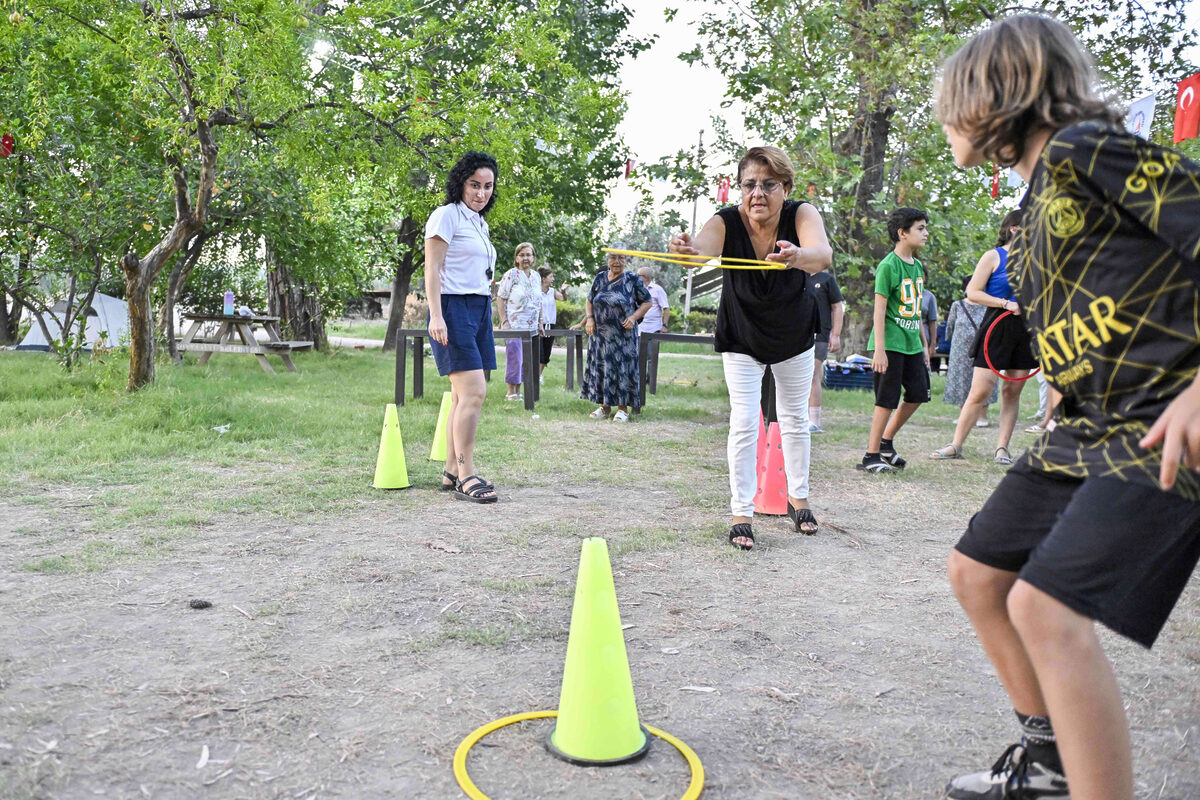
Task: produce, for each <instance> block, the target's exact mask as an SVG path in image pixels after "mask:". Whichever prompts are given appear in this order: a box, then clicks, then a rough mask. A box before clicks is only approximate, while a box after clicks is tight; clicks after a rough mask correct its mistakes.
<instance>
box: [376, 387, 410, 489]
mask: <svg viewBox="0 0 1200 800" xmlns="http://www.w3.org/2000/svg"><path fill="white" fill-rule="evenodd" d="M408 485H409V484H408V466H407V465H406V464H405V463H404V440H403V439H402V438H401V437H400V417H399V416H398V415H397V414H396V404H395V403H388V405H387V411H386V412H384V415H383V435H382V436H381V437H380V439H379V458H378V459H377V460H376V461H375V484H374V486H375V488H376V489H407V488H408Z"/></svg>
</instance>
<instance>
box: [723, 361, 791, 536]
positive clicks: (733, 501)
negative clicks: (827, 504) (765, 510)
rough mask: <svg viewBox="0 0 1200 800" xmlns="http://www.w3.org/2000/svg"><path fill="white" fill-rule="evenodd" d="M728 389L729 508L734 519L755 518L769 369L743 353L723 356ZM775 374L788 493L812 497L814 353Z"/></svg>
mask: <svg viewBox="0 0 1200 800" xmlns="http://www.w3.org/2000/svg"><path fill="white" fill-rule="evenodd" d="M721 360H722V361H723V362H724V365H725V384H726V386H728V387H729V443H728V446H727V452H728V458H729V491H730V495H731V498H730V501H729V510H730V511H732V512H733V515H734V516H735V517H752V516H754V493H755V492H756V491H757V490H758V477H757V474H756V470H755V467H756V462H757V457H758V418H759V414H760V413H761V406H760V401H761V399H762V378H763V372H765V371H766V365H764V364H762V363H760V362H759V361H757V360H755V359H754V358H751V357H750V356H748V355H745V354H743V353H722V354H721ZM771 373H772V374H773V375H774V376H775V413H776V416H777V417H779V432H780V434H781V438H782V439H783V471H784V474H785V475H786V476H787V485H788V494H789V495H790V496H792V497H796V498H799V499H804V498H806V497H808V451H809V442H810V440H811V437H810V436H809V433H808V395H809V392H810V391H812V374H813V351H812V350H811V349H809V350H806V351H804V352H803V353H801V354H800V355H798V356H793V357H792V358H789V359H788V360H787V361H781V362H780V363H778V364H772V365H771Z"/></svg>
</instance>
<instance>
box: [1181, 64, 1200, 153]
mask: <svg viewBox="0 0 1200 800" xmlns="http://www.w3.org/2000/svg"><path fill="white" fill-rule="evenodd" d="M1194 136H1200V72H1197V73H1196V74H1195V75H1193V76H1192V77H1190V78H1184V79H1183V80H1181V81H1180V82H1179V97H1178V98H1177V99H1176V100H1175V141H1176V142H1182V141H1183V140H1184V139H1191V138H1192V137H1194Z"/></svg>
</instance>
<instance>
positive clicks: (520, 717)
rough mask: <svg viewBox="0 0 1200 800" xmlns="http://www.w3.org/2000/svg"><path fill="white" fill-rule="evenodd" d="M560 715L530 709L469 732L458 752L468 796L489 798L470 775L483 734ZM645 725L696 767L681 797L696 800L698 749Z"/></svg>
mask: <svg viewBox="0 0 1200 800" xmlns="http://www.w3.org/2000/svg"><path fill="white" fill-rule="evenodd" d="M557 716H558V712H557V711H526V712H525V713H523V714H513V715H512V716H511V717H504V718H502V719H498V720H495V721H494V722H489V723H488V724H486V725H482V726H480V727H478V728H476V729H475V730H473V731H471V733H470V734H468V735H467V738H465V739H463V740H462V742H461V743H460V744H459V745H458V749H457V750H455V751H454V779H455V780H457V781H458V785H459V786H460V787H461V788H462V790H463V791H464V792H466V795H467V797H469V798H471V800H489V798H488V796H487V795H486V794H484V793H483V792H481V791H480V790H479V787H478V786H476V785H475V782H474V781H472V780H471V776H470V775H468V774H467V754H468V753H470V752H471V748H472V747H474V746H475V745H477V744H479V741H480V740H481V739H483V737H485V736H487V735H488V734H489V733H491V732H493V731H497V730H499V729H501V728H503V727H506V726H508V725H512V724H513V723H516V722H524V721H525V720H528V719H544V718H546V717H557ZM645 727H646V730H648V731H650V733H652V734H654V735H655V736H657V737H658V738H660V739H662V740H663V741H664V742H666V743H667V744H669V745H671V746H672V747H674V748H675V749H676V750H678V751H679V752H680V754H681V755H682V756H683V757H684V758H685V759H686V760H687V763H688V766H689V767H691V770H692V780H691V783H689V784H688V787H687V791H685V792H684V793H683V797H681V798H679V800H696V798H697V797H699V796H700V792H701V791H703V790H704V765H703V764H701V763H700V757H699V756H697V755H696V751H694V750H692V748H690V747H688V746H687V745H686V744H684V743H683V742H682V741H680V740H679V739H676V738H675V737H674V736H672V735H671V734H669V733H667V732H666V731H660V730H659V729H658V728H651V727H650V726H649V725H646V726H645Z"/></svg>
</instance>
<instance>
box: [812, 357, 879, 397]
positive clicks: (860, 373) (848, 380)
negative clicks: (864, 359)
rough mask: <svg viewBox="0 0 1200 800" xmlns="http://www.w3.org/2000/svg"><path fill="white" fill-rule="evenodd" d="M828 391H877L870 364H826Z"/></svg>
mask: <svg viewBox="0 0 1200 800" xmlns="http://www.w3.org/2000/svg"><path fill="white" fill-rule="evenodd" d="M824 385H825V388H826V389H864V390H866V391H868V392H873V391H875V373H874V371H873V370H872V369H871V365H870V364H836V363H833V362H827V363H826V364H825V378H824Z"/></svg>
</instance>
